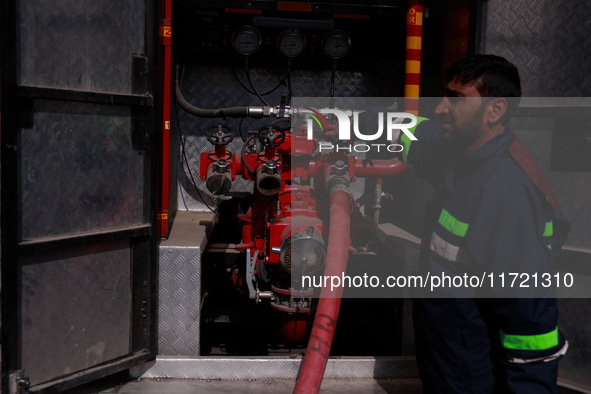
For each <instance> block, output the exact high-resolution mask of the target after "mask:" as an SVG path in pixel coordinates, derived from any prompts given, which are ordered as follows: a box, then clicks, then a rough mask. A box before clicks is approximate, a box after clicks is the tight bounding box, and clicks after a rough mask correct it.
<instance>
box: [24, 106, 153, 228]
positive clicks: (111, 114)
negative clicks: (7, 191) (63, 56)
mask: <svg viewBox="0 0 591 394" xmlns="http://www.w3.org/2000/svg"><path fill="white" fill-rule="evenodd" d="M18 138H19V146H20V147H21V148H20V149H19V152H18V175H19V205H18V208H19V209H18V211H19V216H20V217H19V220H20V223H19V238H20V239H21V240H27V239H34V238H38V237H48V236H57V235H64V234H73V233H80V232H88V231H99V230H107V229H113V228H121V227H125V226H132V225H140V224H143V223H145V220H144V202H143V193H144V156H143V155H142V154H141V152H138V151H136V150H134V148H133V142H132V136H131V110H130V109H129V108H127V107H122V106H121V107H120V106H108V105H99V104H87V103H73V102H58V101H49V100H36V101H35V102H34V118H33V127H32V128H30V129H21V130H20V131H19V134H18Z"/></svg>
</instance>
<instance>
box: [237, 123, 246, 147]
mask: <svg viewBox="0 0 591 394" xmlns="http://www.w3.org/2000/svg"><path fill="white" fill-rule="evenodd" d="M244 119H246V118H241V119H240V122H239V123H238V134H240V138H242V141H243V142H245V141H246V138H244V135H243V134H242V123H243V122H244Z"/></svg>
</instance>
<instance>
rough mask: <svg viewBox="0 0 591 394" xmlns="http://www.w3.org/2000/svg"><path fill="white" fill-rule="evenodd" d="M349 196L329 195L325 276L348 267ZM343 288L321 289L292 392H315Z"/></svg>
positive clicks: (317, 389)
mask: <svg viewBox="0 0 591 394" xmlns="http://www.w3.org/2000/svg"><path fill="white" fill-rule="evenodd" d="M350 215H351V210H350V198H349V195H348V194H347V193H345V192H342V191H337V192H335V193H333V195H332V196H331V197H330V232H329V235H328V251H327V257H326V268H325V269H324V275H338V276H339V277H340V276H341V275H342V273H343V272H345V271H346V269H347V260H348V259H349V231H350ZM342 294H343V289H342V287H338V288H335V289H333V290H332V291H331V289H330V288H326V287H325V288H323V289H322V291H321V293H320V300H319V301H318V308H317V309H316V316H315V317H314V324H313V326H312V333H311V334H310V340H309V341H308V348H307V349H306V356H305V357H304V361H303V363H302V368H301V369H300V373H299V375H298V380H297V382H296V386H295V389H294V391H293V392H294V393H297V394H302V393H318V391H319V390H320V384H321V383H322V378H323V376H324V369H325V368H326V363H327V361H328V356H329V355H330V348H331V347H332V340H333V338H334V332H335V328H336V325H337V319H338V317H339V309H340V306H341V296H342Z"/></svg>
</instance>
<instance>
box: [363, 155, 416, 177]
mask: <svg viewBox="0 0 591 394" xmlns="http://www.w3.org/2000/svg"><path fill="white" fill-rule="evenodd" d="M407 169H408V164H405V163H403V162H401V161H400V160H399V159H398V158H393V159H390V160H361V159H357V160H355V176H358V177H364V176H366V177H367V176H375V177H380V178H381V177H387V176H393V175H398V174H400V173H402V172H404V171H406V170H407Z"/></svg>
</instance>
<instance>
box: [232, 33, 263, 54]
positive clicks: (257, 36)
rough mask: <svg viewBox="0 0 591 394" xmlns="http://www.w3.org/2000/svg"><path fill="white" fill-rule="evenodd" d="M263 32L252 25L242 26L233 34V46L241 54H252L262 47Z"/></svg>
mask: <svg viewBox="0 0 591 394" xmlns="http://www.w3.org/2000/svg"><path fill="white" fill-rule="evenodd" d="M261 42H262V39H261V33H259V31H258V30H257V29H255V28H254V27H252V26H242V27H239V28H238V29H236V30H234V34H232V46H233V47H234V49H235V50H236V52H238V53H239V54H241V55H244V56H248V55H252V54H253V53H255V52H256V51H258V50H259V48H260V47H261Z"/></svg>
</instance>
